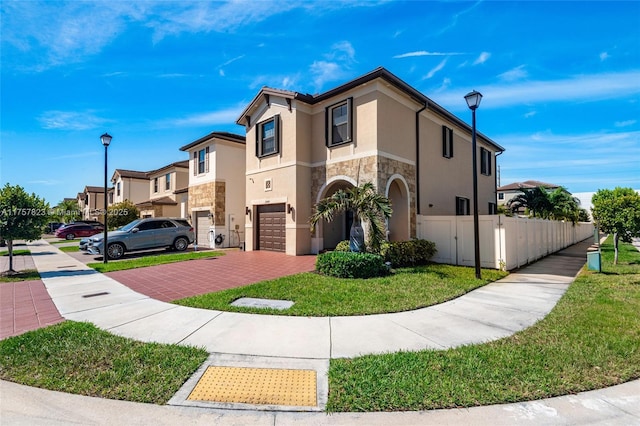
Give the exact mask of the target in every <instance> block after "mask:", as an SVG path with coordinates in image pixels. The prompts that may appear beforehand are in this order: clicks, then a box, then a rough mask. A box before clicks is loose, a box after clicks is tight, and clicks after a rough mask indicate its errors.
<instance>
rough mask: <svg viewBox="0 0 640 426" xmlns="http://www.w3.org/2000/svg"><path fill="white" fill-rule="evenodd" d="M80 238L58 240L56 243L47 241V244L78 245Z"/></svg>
mask: <svg viewBox="0 0 640 426" xmlns="http://www.w3.org/2000/svg"><path fill="white" fill-rule="evenodd" d="M79 242H80V238H75V239H73V240H58V241H48V243H49V244H66V243H79Z"/></svg>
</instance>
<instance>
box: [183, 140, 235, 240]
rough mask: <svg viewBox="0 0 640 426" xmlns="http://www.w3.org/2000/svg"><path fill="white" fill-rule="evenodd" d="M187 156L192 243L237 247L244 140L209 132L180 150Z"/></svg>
mask: <svg viewBox="0 0 640 426" xmlns="http://www.w3.org/2000/svg"><path fill="white" fill-rule="evenodd" d="M180 150H181V151H185V152H188V153H189V160H188V162H189V184H188V186H189V189H188V198H189V207H188V208H189V214H188V217H189V218H190V220H191V224H192V225H193V226H194V227H195V230H196V244H197V245H199V246H204V247H238V246H240V245H241V244H242V243H243V242H244V239H245V237H244V230H245V180H246V178H245V137H244V136H240V135H236V134H233V133H227V132H212V133H210V134H208V135H206V136H204V137H202V138H200V139H198V140H196V141H193V142H191V143H188V144H187V145H184V146H183V147H182V148H180Z"/></svg>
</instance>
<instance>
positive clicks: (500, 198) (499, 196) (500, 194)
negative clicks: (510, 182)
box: [498, 192, 504, 200]
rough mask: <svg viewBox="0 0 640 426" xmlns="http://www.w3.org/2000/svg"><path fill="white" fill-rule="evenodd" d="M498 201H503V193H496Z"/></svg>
mask: <svg viewBox="0 0 640 426" xmlns="http://www.w3.org/2000/svg"><path fill="white" fill-rule="evenodd" d="M498 200H504V192H498Z"/></svg>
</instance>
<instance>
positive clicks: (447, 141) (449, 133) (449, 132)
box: [442, 126, 453, 158]
mask: <svg viewBox="0 0 640 426" xmlns="http://www.w3.org/2000/svg"><path fill="white" fill-rule="evenodd" d="M442 156H443V157H444V158H452V157H453V129H450V128H448V127H447V126H442Z"/></svg>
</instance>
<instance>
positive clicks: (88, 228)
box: [54, 223, 104, 240]
mask: <svg viewBox="0 0 640 426" xmlns="http://www.w3.org/2000/svg"><path fill="white" fill-rule="evenodd" d="M103 231H104V227H103V226H102V225H88V224H86V223H78V224H74V225H67V226H62V227H60V228H58V229H56V232H55V234H54V235H55V236H56V237H58V238H65V239H67V240H73V239H74V238H76V237H90V236H92V235H96V234H99V233H100V232H103Z"/></svg>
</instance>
